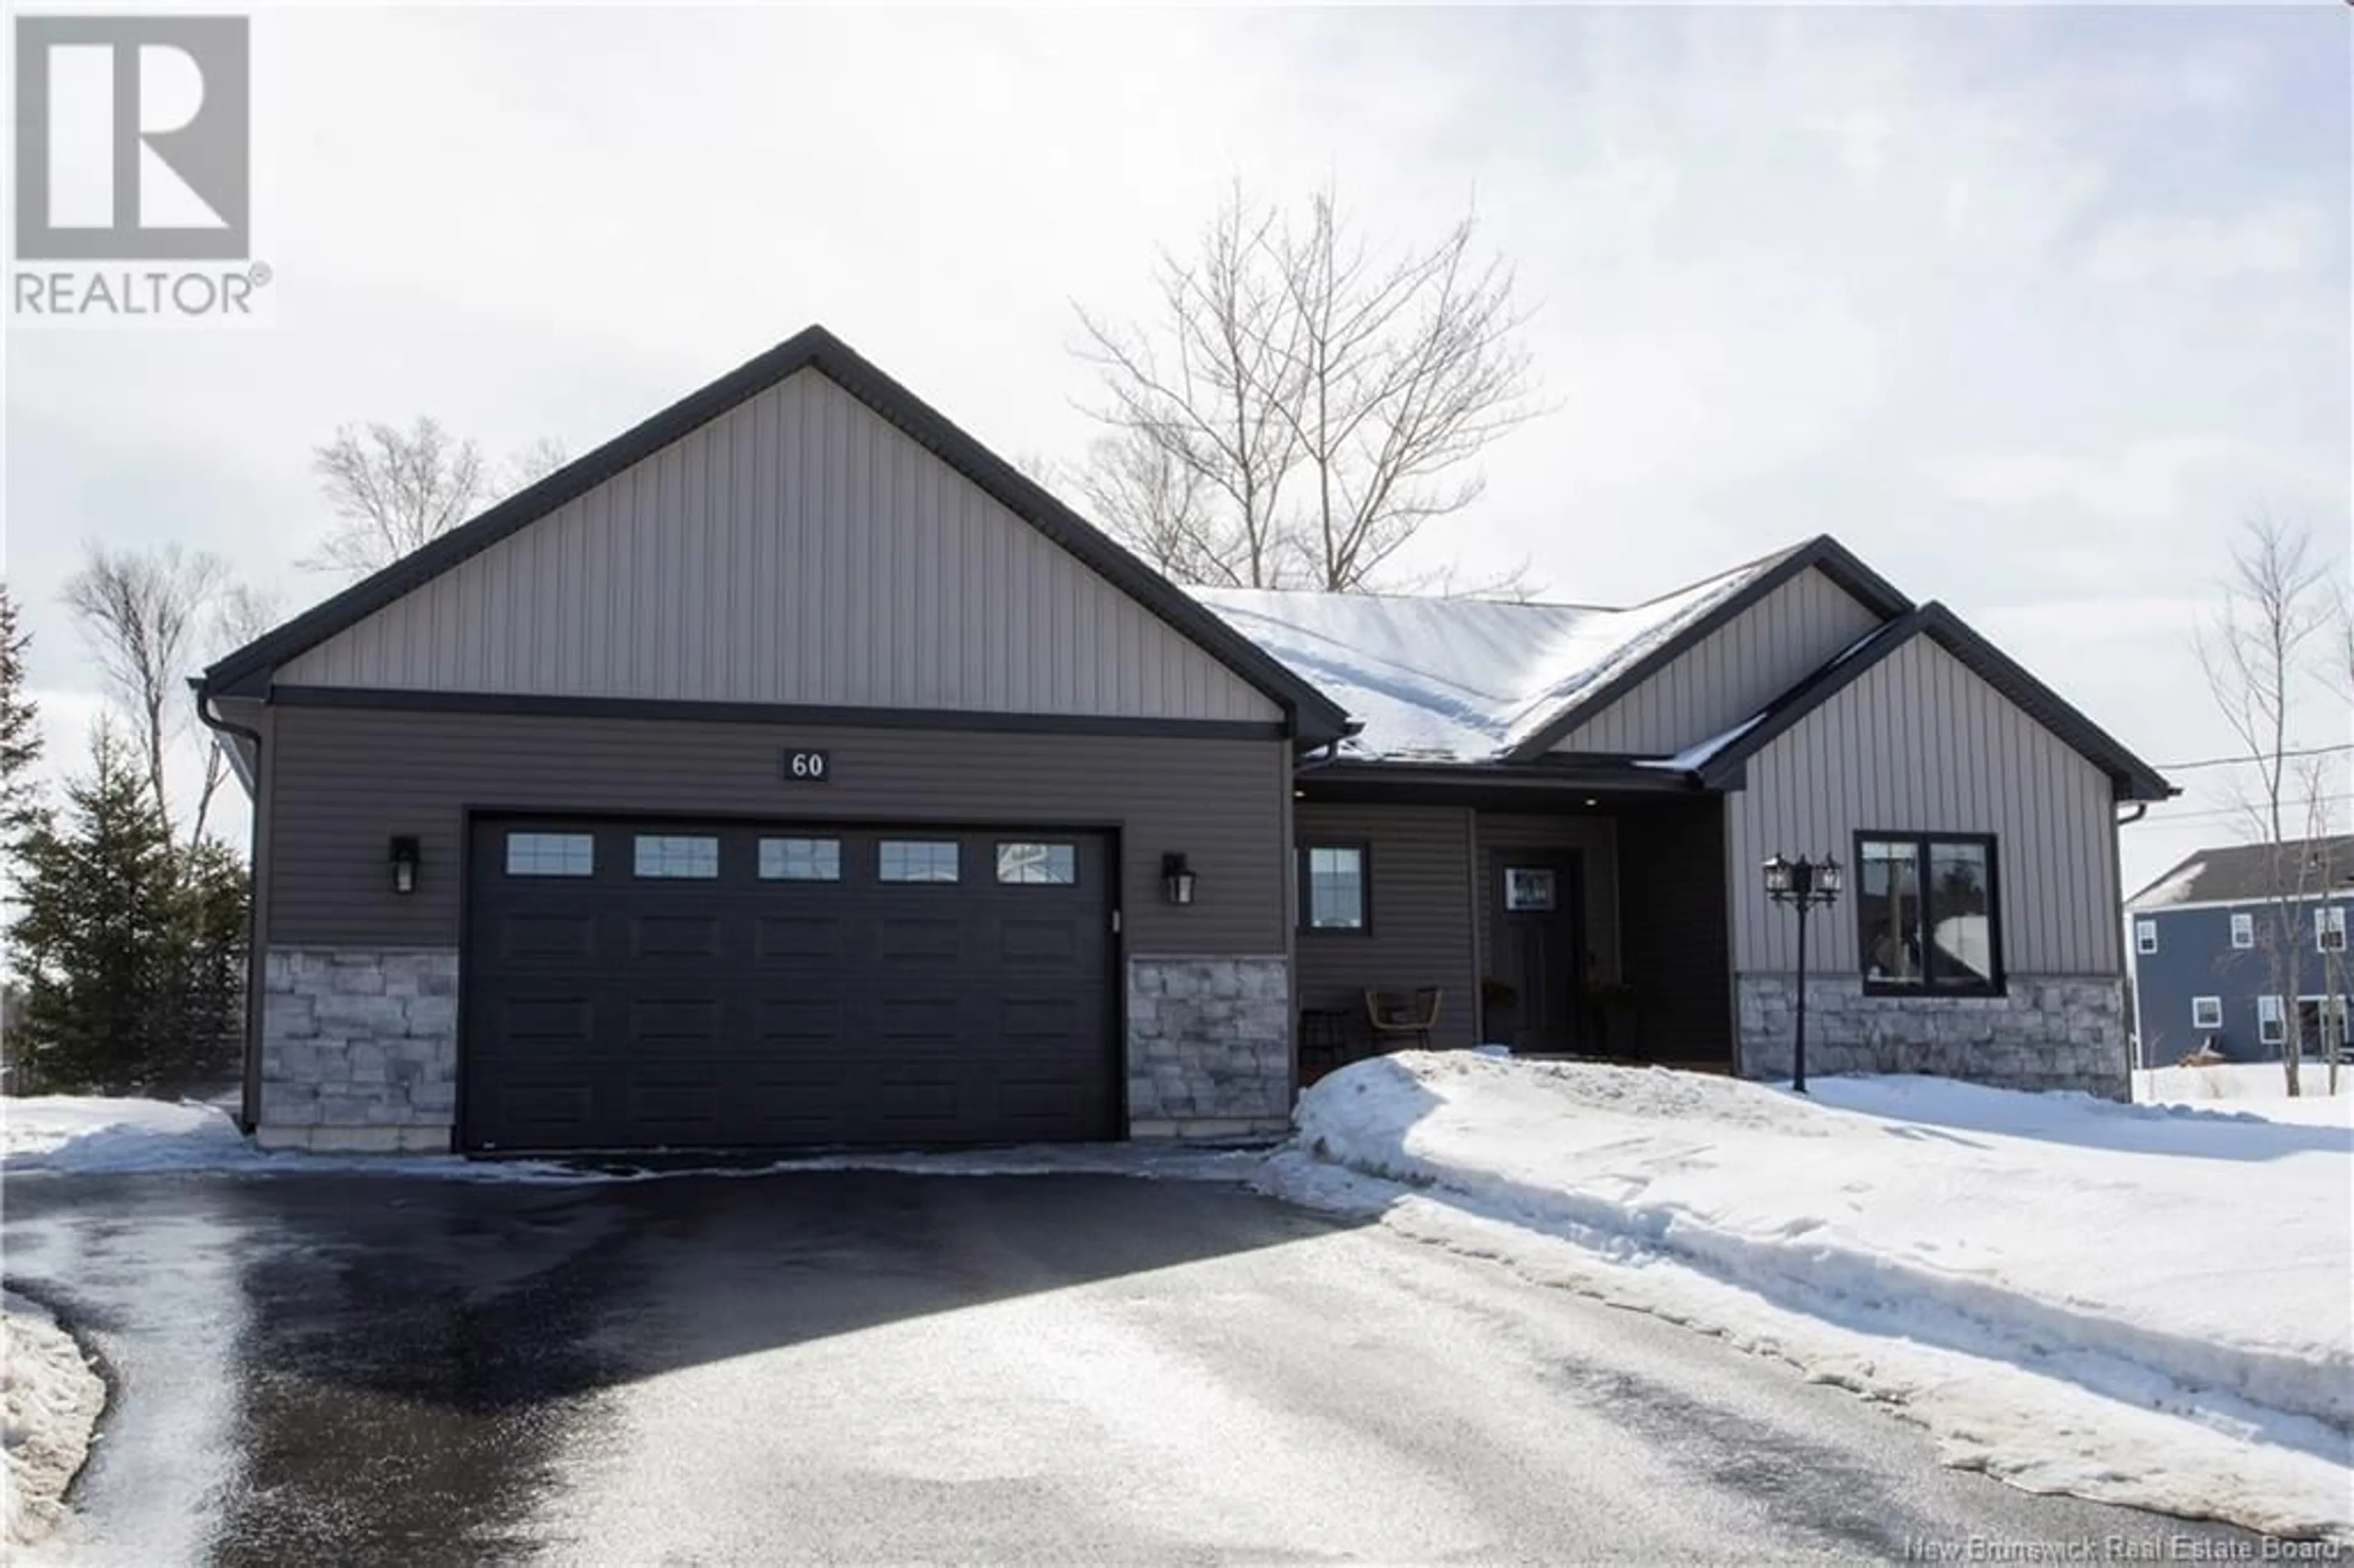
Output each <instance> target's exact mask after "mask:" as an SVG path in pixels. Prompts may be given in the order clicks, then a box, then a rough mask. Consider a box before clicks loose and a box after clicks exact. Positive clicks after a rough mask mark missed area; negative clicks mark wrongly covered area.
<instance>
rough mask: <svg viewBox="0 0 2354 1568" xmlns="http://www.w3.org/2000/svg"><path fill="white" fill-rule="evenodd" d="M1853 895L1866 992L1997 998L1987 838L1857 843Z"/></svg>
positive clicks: (1884, 836)
mask: <svg viewBox="0 0 2354 1568" xmlns="http://www.w3.org/2000/svg"><path fill="white" fill-rule="evenodd" d="M1854 887H1855V920H1856V946H1857V951H1858V955H1859V958H1860V959H1861V967H1862V971H1863V989H1864V990H1865V991H1869V992H1872V993H1874V994H1882V995H1897V996H1911V995H1920V994H1924V993H1933V994H1936V995H1944V996H1992V995H1996V994H1999V992H2000V991H2001V990H2002V906H2001V884H2000V882H1999V879H1998V874H1997V871H1996V866H1995V841H1994V838H1993V835H1991V834H1988V833H1885V832H1871V833H1858V834H1856V836H1855V878H1854Z"/></svg>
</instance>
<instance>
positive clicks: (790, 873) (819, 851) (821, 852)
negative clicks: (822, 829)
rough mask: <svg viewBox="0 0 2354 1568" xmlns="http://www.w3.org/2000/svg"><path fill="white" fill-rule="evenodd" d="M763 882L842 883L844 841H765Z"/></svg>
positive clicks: (762, 858) (761, 848) (762, 856)
mask: <svg viewBox="0 0 2354 1568" xmlns="http://www.w3.org/2000/svg"><path fill="white" fill-rule="evenodd" d="M760 879H761V880H762V881H764V882H840V881H841V880H842V841H841V840H840V839H762V840H761V841H760Z"/></svg>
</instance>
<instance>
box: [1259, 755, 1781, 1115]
mask: <svg viewBox="0 0 2354 1568" xmlns="http://www.w3.org/2000/svg"><path fill="white" fill-rule="evenodd" d="M1467 774H1469V770H1468V769H1464V768H1447V767H1440V766H1436V765H1435V766H1433V767H1431V768H1414V769H1402V768H1398V767H1396V766H1395V765H1394V764H1388V765H1384V766H1383V767H1382V768H1379V769H1378V770H1374V769H1363V768H1351V767H1350V766H1349V765H1347V764H1340V765H1336V766H1334V767H1331V768H1326V769H1315V770H1304V771H1303V772H1302V773H1301V774H1300V776H1299V783H1298V789H1297V798H1296V800H1295V802H1294V813H1293V819H1294V820H1293V837H1294V842H1295V843H1296V845H1297V868H1298V876H1299V918H1298V922H1297V924H1298V933H1299V934H1298V938H1297V948H1296V963H1295V976H1296V989H1297V993H1298V1006H1299V1047H1300V1071H1301V1077H1302V1080H1303V1081H1312V1079H1313V1078H1314V1077H1315V1076H1317V1075H1320V1074H1321V1073H1322V1072H1326V1071H1330V1070H1331V1068H1332V1067H1334V1066H1337V1065H1341V1064H1343V1063H1345V1062H1349V1061H1353V1060H1356V1059H1358V1058H1359V1057H1361V1056H1364V1055H1369V1054H1377V1053H1379V1052H1382V1051H1386V1050H1392V1049H1395V1048H1397V1047H1398V1045H1399V1044H1416V1040H1414V1039H1413V1038H1406V1039H1404V1040H1401V1039H1400V1038H1399V1037H1397V1036H1396V1035H1394V1034H1387V1033H1383V1032H1381V1031H1379V1030H1377V1029H1376V1028H1375V1026H1374V1022H1373V1001H1374V1000H1375V999H1377V998H1383V999H1385V998H1399V999H1404V998H1407V997H1410V996H1411V995H1412V993H1414V992H1415V991H1418V990H1422V989H1426V988H1436V989H1437V991H1438V992H1439V1001H1438V1006H1437V1013H1436V1016H1435V1018H1434V1019H1433V1020H1432V1021H1431V1022H1430V1025H1429V1029H1428V1037H1429V1044H1431V1045H1432V1046H1433V1047H1434V1048H1449V1047H1465V1046H1469V1045H1473V1044H1503V1045H1507V1046H1510V1047H1511V1050H1512V1051H1513V1053H1514V1054H1519V1055H1529V1056H1581V1057H1588V1058H1596V1057H1598V1058H1604V1059H1609V1060H1616V1061H1626V1062H1640V1063H1656V1064H1659V1065H1674V1066H1679V1067H1689V1068H1695V1069H1701V1070H1713V1071H1718V1072H1728V1071H1731V1070H1733V1068H1734V1038H1735V1036H1734V1009H1733V995H1732V982H1731V976H1732V962H1731V949H1730V938H1729V929H1730V901H1729V900H1728V898H1727V896H1726V885H1725V878H1726V874H1727V872H1726V863H1725V816H1724V802H1723V797H1722V796H1720V795H1717V794H1714V793H1709V792H1703V791H1701V790H1699V789H1694V788H1692V787H1691V783H1690V782H1689V780H1688V779H1687V778H1686V777H1685V776H1683V775H1680V774H1675V773H1669V772H1664V771H1658V770H1648V769H1639V768H1634V767H1632V766H1631V765H1628V764H1626V763H1623V762H1614V763H1612V764H1610V765H1606V766H1600V767H1596V768H1587V769H1579V770H1572V769H1567V768H1555V767H1547V768H1532V769H1528V770H1525V772H1523V773H1522V774H1519V775H1517V776H1501V774H1500V770H1498V769H1495V768H1482V769H1480V770H1479V772H1478V773H1477V774H1476V775H1472V776H1467ZM1369 993H1370V994H1369Z"/></svg>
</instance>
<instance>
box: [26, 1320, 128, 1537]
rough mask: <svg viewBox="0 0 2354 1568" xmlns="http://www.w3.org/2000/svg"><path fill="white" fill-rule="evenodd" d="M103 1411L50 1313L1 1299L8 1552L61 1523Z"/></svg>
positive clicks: (96, 1384) (78, 1356) (99, 1386)
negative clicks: (68, 1493) (67, 1497)
mask: <svg viewBox="0 0 2354 1568" xmlns="http://www.w3.org/2000/svg"><path fill="white" fill-rule="evenodd" d="M105 1404H106V1384H105V1383H103V1382H102V1381H101V1379H100V1378H99V1375H98V1374H97V1373H96V1372H92V1371H91V1370H90V1363H89V1362H88V1361H85V1360H84V1359H83V1357H82V1353H81V1351H80V1347H78V1346H77V1345H75V1343H74V1342H73V1337H72V1336H71V1335H69V1334H68V1333H67V1332H66V1331H65V1330H63V1329H60V1328H58V1322H57V1319H55V1318H53V1317H51V1316H50V1315H49V1312H48V1308H44V1307H42V1306H41V1305H40V1304H39V1303H37V1302H34V1301H28V1300H27V1299H26V1298H24V1297H21V1296H18V1295H16V1293H15V1292H13V1291H11V1292H7V1293H5V1294H0V1442H5V1447H6V1450H7V1464H6V1469H5V1482H6V1487H5V1492H0V1514H5V1531H6V1539H7V1540H8V1542H9V1543H10V1544H12V1545H16V1546H28V1545H31V1544H33V1543H34V1542H38V1541H42V1540H44V1539H46V1538H47V1537H48V1535H49V1534H50V1532H52V1531H55V1530H56V1529H57V1527H58V1523H59V1522H60V1521H61V1520H63V1519H64V1517H65V1501H64V1499H65V1492H66V1488H67V1487H68V1486H69V1485H71V1484H72V1482H73V1478H74V1477H75V1475H77V1474H78V1473H79V1472H80V1469H81V1467H82V1461H83V1460H84V1459H86V1458H88V1457H89V1456H90V1429H91V1428H92V1427H94V1426H95V1425H97V1424H98V1415H99V1412H100V1411H101V1409H103V1408H104V1407H105Z"/></svg>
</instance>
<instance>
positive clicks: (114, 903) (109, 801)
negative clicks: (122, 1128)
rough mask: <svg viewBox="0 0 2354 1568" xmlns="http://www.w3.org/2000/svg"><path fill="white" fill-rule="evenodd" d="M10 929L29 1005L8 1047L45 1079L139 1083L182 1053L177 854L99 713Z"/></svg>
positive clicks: (119, 1085) (30, 843) (131, 762)
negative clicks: (82, 766) (84, 764)
mask: <svg viewBox="0 0 2354 1568" xmlns="http://www.w3.org/2000/svg"><path fill="white" fill-rule="evenodd" d="M18 869H19V872H20V874H21V879H22V885H21V886H20V887H19V888H18V890H17V898H18V903H19V912H18V915H17V918H16V925H15V927H14V928H13V936H14V938H15V943H16V963H17V968H18V970H19V972H20V974H21V976H22V978H23V980H24V983H25V990H26V997H25V1012H24V1021H23V1025H22V1028H21V1030H20V1032H19V1035H20V1037H19V1038H18V1039H17V1040H16V1041H14V1042H12V1045H13V1046H14V1047H15V1049H14V1051H13V1052H12V1054H16V1055H17V1056H19V1057H20V1058H22V1059H23V1060H24V1061H25V1062H26V1063H27V1065H28V1066H29V1067H30V1068H31V1070H32V1075H34V1076H35V1077H37V1080H38V1082H39V1083H40V1086H42V1087H43V1088H46V1089H77V1088H103V1089H112V1090H117V1091H125V1090H134V1089H139V1088H144V1087H146V1086H149V1085H150V1084H151V1083H153V1082H154V1081H155V1080H156V1078H157V1076H158V1072H157V1068H158V1067H159V1066H162V1065H165V1064H168V1063H169V1062H171V1061H172V1060H173V1059H174V1058H175V1057H177V1056H179V1055H180V1054H182V1049H183V1048H182V1047H180V1046H179V1045H178V1044H176V1043H175V1042H174V1041H172V1040H171V1039H169V1038H168V1037H167V1036H166V1034H165V1032H166V1031H168V1030H171V1029H174V1028H175V1025H177V1024H178V1022H180V1020H179V1019H178V1018H177V1017H176V1016H175V1014H177V1013H179V1012H181V1011H182V1009H181V1007H180V1006H179V1005H178V1004H177V1003H176V1002H175V992H178V991H182V990H183V989H184V986H183V985H182V982H181V975H182V974H183V972H184V970H185V969H186V960H185V958H184V957H183V950H184V948H185V947H186V941H185V938H184V936H183V932H184V929H185V928H186V925H187V920H186V916H185V913H184V904H185V901H184V899H183V896H182V895H181V891H180V886H181V877H180V866H179V857H178V855H177V854H176V853H175V851H174V849H173V847H172V840H171V834H170V832H169V831H168V830H167V829H166V828H165V826H164V818H163V814H162V813H161V812H159V811H158V810H156V809H155V803H154V797H153V795H152V793H151V792H150V790H149V789H148V785H147V780H146V777H145V775H144V773H143V771H142V770H141V768H140V767H139V764H138V761H137V759H136V758H134V757H133V754H132V752H131V750H130V748H129V747H127V746H126V745H125V744H124V743H123V741H122V737H121V736H120V735H118V734H117V733H116V732H115V731H114V729H113V728H112V726H109V725H106V724H103V723H101V725H100V726H99V727H98V729H97V730H96V732H95V733H94V734H93V736H92V737H91V748H90V772H88V773H87V774H84V775H82V776H80V777H78V778H76V779H72V780H71V781H69V783H68V784H67V785H66V786H65V810H64V812H63V814H62V816H61V818H60V819H59V820H58V821H54V822H41V823H37V825H36V826H35V827H34V828H33V830H32V832H31V833H30V835H29V836H28V837H27V840H26V842H25V845H24V853H23V856H22V861H21V864H20V866H19V868H18Z"/></svg>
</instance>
